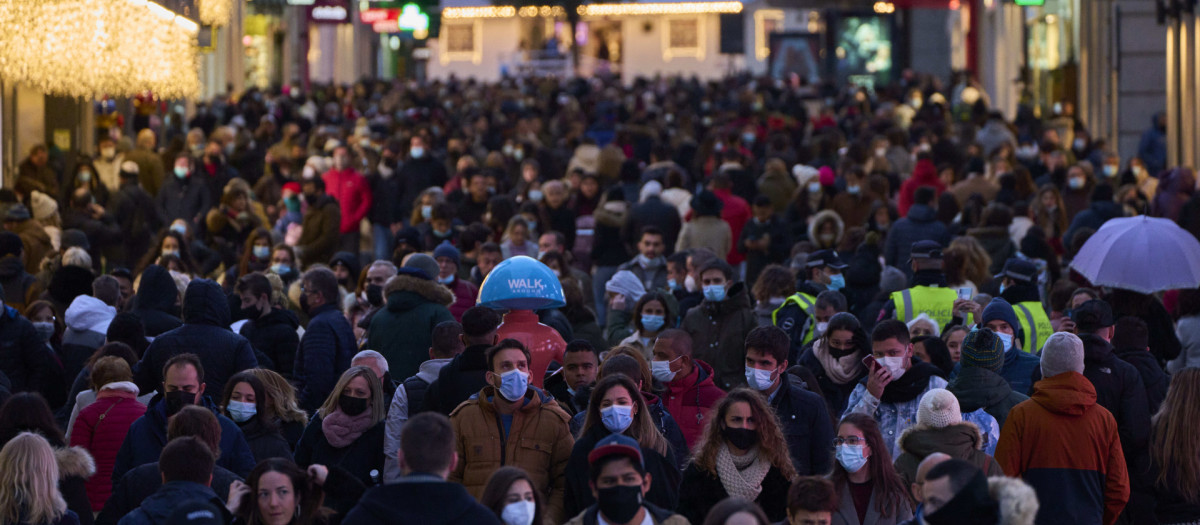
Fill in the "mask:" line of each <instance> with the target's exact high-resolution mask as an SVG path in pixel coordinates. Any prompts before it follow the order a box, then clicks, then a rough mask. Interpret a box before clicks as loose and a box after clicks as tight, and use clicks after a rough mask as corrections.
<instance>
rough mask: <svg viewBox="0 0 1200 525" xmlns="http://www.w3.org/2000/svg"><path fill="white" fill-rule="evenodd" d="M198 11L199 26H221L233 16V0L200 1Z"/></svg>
mask: <svg viewBox="0 0 1200 525" xmlns="http://www.w3.org/2000/svg"><path fill="white" fill-rule="evenodd" d="M199 11H200V23H201V24H204V25H209V26H223V25H226V24H228V23H229V19H230V18H231V17H232V16H233V0H200V1H199Z"/></svg>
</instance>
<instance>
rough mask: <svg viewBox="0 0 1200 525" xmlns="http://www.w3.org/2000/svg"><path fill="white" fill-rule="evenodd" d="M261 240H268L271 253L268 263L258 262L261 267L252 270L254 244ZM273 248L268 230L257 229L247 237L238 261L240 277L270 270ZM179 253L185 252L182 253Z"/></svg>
mask: <svg viewBox="0 0 1200 525" xmlns="http://www.w3.org/2000/svg"><path fill="white" fill-rule="evenodd" d="M259 239H266V240H267V249H268V250H270V251H269V252H268V253H267V260H266V261H258V264H259V266H261V267H258V268H250V259H251V258H252V257H254V243H255V241H258V240H259ZM273 246H274V244H273V243H272V241H271V232H270V231H269V230H267V229H266V228H255V229H254V231H251V232H250V235H249V236H247V237H246V242H245V244H244V246H243V247H242V257H241V259H240V260H239V261H238V276H239V277H241V276H243V275H246V274H248V273H250V272H261V271H265V270H266V269H267V268H270V267H271V256H273V255H275V249H274V248H273ZM179 253H183V252H182V251H180V252H179Z"/></svg>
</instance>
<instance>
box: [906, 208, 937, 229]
mask: <svg viewBox="0 0 1200 525" xmlns="http://www.w3.org/2000/svg"><path fill="white" fill-rule="evenodd" d="M906 217H908V220H910V221H912V222H915V223H919V224H926V223H930V222H933V221H936V220H937V210H934V209H933V207H931V206H929V205H928V204H913V205H912V206H909V208H908V215H906Z"/></svg>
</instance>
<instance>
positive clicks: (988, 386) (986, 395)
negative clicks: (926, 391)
mask: <svg viewBox="0 0 1200 525" xmlns="http://www.w3.org/2000/svg"><path fill="white" fill-rule="evenodd" d="M946 389H947V390H949V391H951V392H954V396H955V397H957V398H958V403H959V405H960V408H961V409H962V411H963V412H974V411H976V410H979V409H981V408H987V407H990V406H992V405H995V404H996V403H999V402H1001V401H1004V400H1005V399H1007V398H1008V396H1009V395H1010V394H1012V386H1010V385H1009V384H1008V381H1005V380H1004V377H1002V376H1001V375H1000V374H997V373H995V372H993V371H991V370H987V369H985V368H979V367H974V366H966V367H963V368H962V369H961V370H960V371H959V372H958V375H957V376H955V377H954V380H953V381H950V385H949V386H947V387H946Z"/></svg>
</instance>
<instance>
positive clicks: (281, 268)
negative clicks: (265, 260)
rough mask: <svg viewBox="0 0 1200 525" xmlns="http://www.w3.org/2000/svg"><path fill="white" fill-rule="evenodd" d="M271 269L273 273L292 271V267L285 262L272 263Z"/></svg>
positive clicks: (281, 273) (279, 273)
mask: <svg viewBox="0 0 1200 525" xmlns="http://www.w3.org/2000/svg"><path fill="white" fill-rule="evenodd" d="M271 271H272V272H275V275H283V274H285V273H288V272H290V271H292V267H290V266H288V265H286V264H272V265H271Z"/></svg>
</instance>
